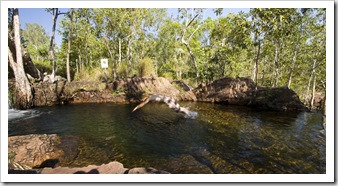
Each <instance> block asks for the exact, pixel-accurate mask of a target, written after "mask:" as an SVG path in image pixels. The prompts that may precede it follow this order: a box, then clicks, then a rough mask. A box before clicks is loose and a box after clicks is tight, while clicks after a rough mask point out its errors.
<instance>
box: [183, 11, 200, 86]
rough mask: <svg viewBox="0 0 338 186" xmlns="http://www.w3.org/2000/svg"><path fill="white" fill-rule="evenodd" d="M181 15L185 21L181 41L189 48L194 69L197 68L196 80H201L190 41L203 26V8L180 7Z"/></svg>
mask: <svg viewBox="0 0 338 186" xmlns="http://www.w3.org/2000/svg"><path fill="white" fill-rule="evenodd" d="M178 12H179V15H180V17H181V19H182V22H183V25H184V27H183V33H182V36H181V41H182V43H183V44H184V46H185V47H186V49H187V50H188V53H189V54H190V57H191V60H192V62H193V66H194V70H195V78H196V81H197V82H198V81H199V72H198V65H197V61H196V57H195V55H194V53H193V51H192V49H191V46H190V41H191V39H192V37H193V36H194V34H195V33H196V32H197V31H198V30H199V28H200V27H201V24H202V23H201V22H202V18H203V9H196V8H179V9H178Z"/></svg>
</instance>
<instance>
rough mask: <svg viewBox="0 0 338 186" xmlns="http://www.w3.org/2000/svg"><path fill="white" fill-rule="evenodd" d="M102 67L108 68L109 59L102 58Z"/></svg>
mask: <svg viewBox="0 0 338 186" xmlns="http://www.w3.org/2000/svg"><path fill="white" fill-rule="evenodd" d="M101 67H102V68H108V59H101Z"/></svg>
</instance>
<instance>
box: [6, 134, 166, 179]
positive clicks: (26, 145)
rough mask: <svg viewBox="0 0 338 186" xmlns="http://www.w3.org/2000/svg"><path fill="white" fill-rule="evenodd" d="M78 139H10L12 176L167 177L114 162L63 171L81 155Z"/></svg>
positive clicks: (44, 136) (47, 136)
mask: <svg viewBox="0 0 338 186" xmlns="http://www.w3.org/2000/svg"><path fill="white" fill-rule="evenodd" d="M77 141H79V139H77V138H76V137H74V136H63V137H60V136H57V135H56V134H30V135H23V136H11V137H9V138H8V160H9V163H8V173H10V174H167V173H168V172H166V171H162V170H157V169H154V168H142V167H137V168H132V169H128V168H125V167H124V166H123V164H121V163H119V162H116V161H113V162H110V163H108V164H102V165H88V166H86V167H73V168H69V167H61V166H60V164H63V165H65V164H70V163H71V162H72V161H73V160H74V159H75V158H77V155H78V153H79V152H78V146H79V144H78V142H77Z"/></svg>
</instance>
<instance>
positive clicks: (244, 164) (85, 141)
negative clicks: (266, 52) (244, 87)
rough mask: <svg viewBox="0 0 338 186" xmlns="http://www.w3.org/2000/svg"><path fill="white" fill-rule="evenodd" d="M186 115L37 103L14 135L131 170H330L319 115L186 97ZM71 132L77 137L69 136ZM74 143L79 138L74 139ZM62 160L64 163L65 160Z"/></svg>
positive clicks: (80, 159)
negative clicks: (47, 140)
mask: <svg viewBox="0 0 338 186" xmlns="http://www.w3.org/2000/svg"><path fill="white" fill-rule="evenodd" d="M181 105H182V106H190V109H191V110H192V111H197V112H198V114H199V116H198V117H197V118H196V119H194V120H192V119H186V118H184V116H183V115H181V114H178V113H175V112H173V111H172V110H170V109H169V108H167V107H166V106H165V105H161V104H157V103H151V104H147V105H146V106H144V107H143V108H141V109H139V110H137V111H135V112H133V113H132V112H131V111H132V110H133V108H134V107H135V106H136V105H135V104H130V105H121V104H111V103H104V104H81V105H67V106H54V107H43V108H37V109H34V112H33V115H35V117H26V118H21V119H18V118H16V119H11V120H10V121H9V136H13V135H23V134H44V133H49V134H52V133H54V134H58V135H60V136H64V137H65V138H66V137H68V139H72V140H77V142H76V143H75V144H77V146H78V148H79V149H80V151H79V154H78V155H77V158H76V159H75V160H74V161H72V162H67V164H65V163H64V164H63V166H69V167H77V166H87V165H90V164H96V165H101V164H103V163H108V162H110V161H115V160H116V161H119V162H121V163H123V164H124V166H125V167H126V168H133V167H153V168H156V169H160V170H165V171H169V172H171V173H194V174H197V173H305V174H306V173H312V174H313V173H316V174H317V173H325V171H326V168H325V167H326V159H325V157H326V152H325V151H326V150H325V143H326V141H325V131H324V130H322V125H321V122H322V115H321V114H320V113H310V112H300V113H284V112H281V113H278V112H266V111H255V110H254V109H251V108H246V107H238V106H226V105H219V104H210V103H190V102H185V103H182V104H181ZM69 136H71V137H72V138H69ZM73 144H74V143H73ZM61 163H62V162H61Z"/></svg>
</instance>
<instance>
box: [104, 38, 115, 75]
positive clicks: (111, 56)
mask: <svg viewBox="0 0 338 186" xmlns="http://www.w3.org/2000/svg"><path fill="white" fill-rule="evenodd" d="M103 38H104V40H105V41H106V46H107V50H108V52H109V55H110V60H111V61H112V63H113V78H114V80H113V81H115V80H116V76H117V75H116V65H115V63H114V57H113V53H112V51H111V50H110V48H109V43H108V39H107V38H106V37H103Z"/></svg>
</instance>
